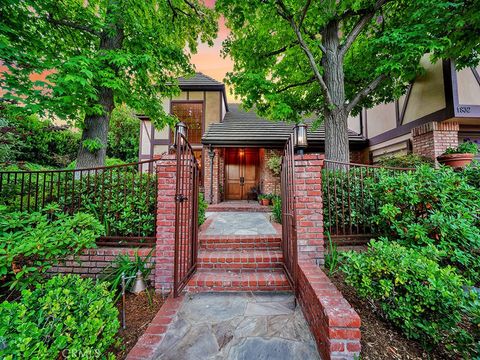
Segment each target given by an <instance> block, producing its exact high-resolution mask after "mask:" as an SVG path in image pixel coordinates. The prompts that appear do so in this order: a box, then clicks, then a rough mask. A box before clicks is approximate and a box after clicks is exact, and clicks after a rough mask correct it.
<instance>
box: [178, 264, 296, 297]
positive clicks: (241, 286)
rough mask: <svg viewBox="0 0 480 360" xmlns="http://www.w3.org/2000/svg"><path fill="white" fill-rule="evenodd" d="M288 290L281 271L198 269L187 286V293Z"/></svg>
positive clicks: (285, 279)
mask: <svg viewBox="0 0 480 360" xmlns="http://www.w3.org/2000/svg"><path fill="white" fill-rule="evenodd" d="M290 290H291V288H290V284H289V282H288V279H287V276H286V275H285V273H284V271H283V269H276V270H263V271H248V270H236V271H232V270H221V269H217V270H211V269H198V270H197V271H196V273H195V274H194V275H193V276H192V278H191V279H190V281H189V282H188V285H187V291H189V292H203V291H218V292H229V291H290Z"/></svg>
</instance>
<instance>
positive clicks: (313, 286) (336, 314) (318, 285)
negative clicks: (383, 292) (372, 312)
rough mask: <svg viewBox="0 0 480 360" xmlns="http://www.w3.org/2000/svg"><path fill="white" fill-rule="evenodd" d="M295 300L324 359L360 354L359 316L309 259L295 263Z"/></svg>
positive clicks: (352, 356)
mask: <svg viewBox="0 0 480 360" xmlns="http://www.w3.org/2000/svg"><path fill="white" fill-rule="evenodd" d="M298 301H299V303H300V305H301V307H302V311H303V315H304V316H305V319H307V322H308V324H309V326H310V330H311V331H312V334H313V336H314V337H315V340H316V342H317V347H318V351H319V352H320V354H321V356H322V358H323V359H325V360H329V359H331V360H340V359H356V358H358V357H359V355H360V349H361V346H360V317H359V316H358V314H357V313H356V312H355V310H354V309H353V308H352V307H351V306H350V304H349V303H348V302H347V300H345V299H344V298H343V296H342V294H341V292H340V291H338V290H337V288H336V287H335V285H333V284H332V282H331V281H330V279H329V278H328V277H327V275H325V273H324V272H323V271H322V270H321V269H320V268H319V267H318V266H316V265H315V264H313V263H312V262H311V261H300V262H299V264H298Z"/></svg>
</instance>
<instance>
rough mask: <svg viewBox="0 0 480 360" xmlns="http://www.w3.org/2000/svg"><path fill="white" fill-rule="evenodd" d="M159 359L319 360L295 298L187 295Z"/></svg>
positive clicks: (247, 294)
mask: <svg viewBox="0 0 480 360" xmlns="http://www.w3.org/2000/svg"><path fill="white" fill-rule="evenodd" d="M153 358H154V359H158V360H174V359H175V360H177V359H182V360H204V359H205V360H220V359H226V360H253V359H255V360H283V359H285V360H287V359H288V360H297V359H298V360H310V359H312V360H315V359H320V357H319V355H318V352H317V348H316V344H315V341H314V339H313V337H312V335H311V333H310V330H309V328H308V325H307V323H306V321H305V318H304V317H303V314H302V312H301V309H300V307H299V306H297V307H296V308H295V305H294V297H293V295H292V294H291V293H278V292H277V293H251V292H245V293H199V294H194V295H193V294H187V295H186V298H185V300H184V302H183V304H182V307H181V308H180V310H179V311H178V313H177V315H176V316H175V318H174V320H173V322H172V323H171V324H170V326H169V327H168V329H167V332H166V333H165V336H164V338H163V340H162V342H161V343H160V344H159V346H158V347H157V349H156V351H155V355H154V357H153Z"/></svg>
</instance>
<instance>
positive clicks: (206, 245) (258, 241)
mask: <svg viewBox="0 0 480 360" xmlns="http://www.w3.org/2000/svg"><path fill="white" fill-rule="evenodd" d="M199 242H200V249H207V250H221V251H226V250H244V249H264V250H279V249H280V248H281V243H282V238H281V237H280V236H276V235H262V236H208V235H200V236H199Z"/></svg>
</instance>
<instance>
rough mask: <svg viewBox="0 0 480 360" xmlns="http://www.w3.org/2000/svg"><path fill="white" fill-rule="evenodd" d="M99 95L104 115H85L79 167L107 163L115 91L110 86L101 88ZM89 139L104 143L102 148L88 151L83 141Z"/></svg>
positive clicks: (77, 164) (78, 159)
mask: <svg viewBox="0 0 480 360" xmlns="http://www.w3.org/2000/svg"><path fill="white" fill-rule="evenodd" d="M98 97H99V103H100V104H102V107H103V109H104V113H103V114H102V115H89V116H86V117H85V120H84V128H83V132H82V143H81V144H80V149H79V150H78V154H77V162H76V168H77V169H85V168H92V167H99V166H103V165H104V164H105V158H106V154H107V138H108V126H109V122H110V114H111V113H112V110H113V107H114V98H113V91H112V90H111V89H108V88H100V89H99V95H98ZM87 139H92V140H94V139H98V140H99V141H100V142H101V143H102V148H101V149H100V150H98V151H96V152H90V151H88V149H86V148H85V147H84V146H83V141H84V140H87Z"/></svg>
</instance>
